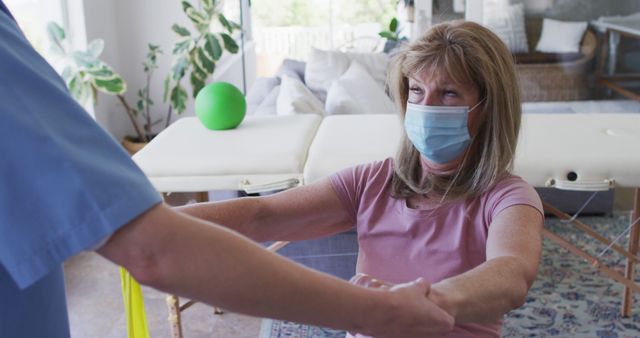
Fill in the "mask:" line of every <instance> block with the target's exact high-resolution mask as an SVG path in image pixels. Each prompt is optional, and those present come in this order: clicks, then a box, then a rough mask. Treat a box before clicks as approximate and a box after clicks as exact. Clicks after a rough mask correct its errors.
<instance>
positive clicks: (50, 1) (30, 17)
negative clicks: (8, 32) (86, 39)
mask: <svg viewBox="0 0 640 338" xmlns="http://www.w3.org/2000/svg"><path fill="white" fill-rule="evenodd" d="M4 2H5V4H6V5H7V7H9V10H10V11H11V13H12V14H13V16H14V17H15V18H16V21H18V25H19V26H20V28H21V29H22V31H23V32H24V34H25V35H26V36H27V39H28V40H29V41H30V42H31V44H32V45H33V46H34V48H35V49H36V50H37V51H38V52H39V53H40V54H41V55H43V56H44V57H45V58H47V59H48V60H51V58H50V55H49V39H48V38H47V24H48V23H49V22H50V21H55V22H58V23H60V24H61V25H63V26H66V25H64V24H65V19H64V15H63V8H64V7H63V2H62V0H5V1H4Z"/></svg>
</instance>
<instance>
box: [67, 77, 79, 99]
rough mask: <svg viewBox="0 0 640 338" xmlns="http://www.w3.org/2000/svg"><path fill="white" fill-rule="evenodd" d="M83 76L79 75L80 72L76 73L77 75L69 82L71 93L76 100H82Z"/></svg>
mask: <svg viewBox="0 0 640 338" xmlns="http://www.w3.org/2000/svg"><path fill="white" fill-rule="evenodd" d="M81 86H82V78H81V77H80V76H79V74H76V75H75V76H73V77H72V78H71V79H70V80H69V83H68V84H67V87H69V92H70V93H71V96H73V98H74V99H76V101H80V99H81V97H80V96H81V91H82V88H81Z"/></svg>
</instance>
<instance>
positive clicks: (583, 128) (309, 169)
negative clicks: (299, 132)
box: [304, 114, 640, 190]
mask: <svg viewBox="0 0 640 338" xmlns="http://www.w3.org/2000/svg"><path fill="white" fill-rule="evenodd" d="M401 128H402V126H401V124H400V122H399V118H398V116H397V115H351V116H329V117H326V118H325V119H324V120H323V122H322V124H321V125H320V128H319V129H318V133H317V135H316V138H315V140H314V141H313V143H312V145H311V148H310V149H309V158H308V159H307V163H306V165H305V170H304V179H305V183H306V184H309V183H312V182H314V181H317V180H318V179H320V178H322V177H325V176H327V175H329V174H331V173H333V172H335V171H338V170H340V169H343V168H346V167H349V166H353V165H356V164H359V163H365V162H371V161H375V160H381V159H384V158H386V157H389V156H393V155H394V154H395V152H396V149H397V145H398V142H399V140H400V137H401V132H402V129H401ZM514 172H515V174H516V175H519V176H521V177H522V178H523V179H525V180H526V181H527V182H529V183H530V184H532V185H533V186H536V187H544V186H547V184H548V183H549V182H550V179H553V180H555V181H556V182H564V183H565V186H564V187H565V188H566V187H567V184H566V183H568V186H570V187H571V188H572V189H573V190H598V189H599V188H602V187H603V186H605V187H606V184H605V183H604V182H605V180H610V179H613V180H615V182H616V185H618V186H626V187H638V186H640V114H526V115H524V117H523V123H522V128H521V133H520V139H519V144H518V149H517V153H516V163H515V169H514ZM569 173H575V174H576V175H575V177H572V178H575V180H574V181H569V180H568V179H567V176H568V174H569ZM569 176H573V175H569ZM557 187H560V184H558V185H557Z"/></svg>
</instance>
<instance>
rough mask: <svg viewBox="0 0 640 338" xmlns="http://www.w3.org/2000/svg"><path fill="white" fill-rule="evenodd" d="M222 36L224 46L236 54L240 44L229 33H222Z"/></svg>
mask: <svg viewBox="0 0 640 338" xmlns="http://www.w3.org/2000/svg"><path fill="white" fill-rule="evenodd" d="M220 36H222V41H224V48H225V49H226V50H228V51H229V53H231V54H235V53H237V52H238V44H237V43H236V42H235V40H233V38H232V37H231V36H229V34H226V33H220Z"/></svg>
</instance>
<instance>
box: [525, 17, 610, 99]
mask: <svg viewBox="0 0 640 338" xmlns="http://www.w3.org/2000/svg"><path fill="white" fill-rule="evenodd" d="M537 24H538V21H533V22H532V23H531V24H529V23H528V26H527V35H528V38H529V45H530V50H534V49H535V46H536V44H537V41H538V39H539V38H540V30H539V28H538V27H537ZM536 30H537V33H536ZM536 34H537V35H536ZM597 44H598V41H597V38H596V35H595V34H594V33H593V32H592V31H591V30H587V32H586V33H585V35H584V37H583V39H582V43H581V47H580V53H581V54H582V56H581V57H580V58H579V59H577V60H572V61H566V62H554V63H531V64H528V63H519V64H516V75H517V77H518V82H519V85H520V90H521V99H522V101H523V102H527V101H573V100H586V99H589V98H590V96H591V95H590V91H589V87H588V82H587V81H588V79H587V76H588V72H589V69H590V66H591V60H593V57H594V55H595V52H596V47H597Z"/></svg>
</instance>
